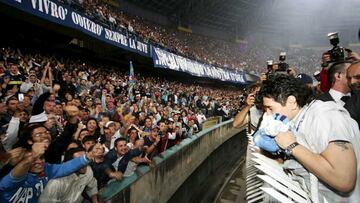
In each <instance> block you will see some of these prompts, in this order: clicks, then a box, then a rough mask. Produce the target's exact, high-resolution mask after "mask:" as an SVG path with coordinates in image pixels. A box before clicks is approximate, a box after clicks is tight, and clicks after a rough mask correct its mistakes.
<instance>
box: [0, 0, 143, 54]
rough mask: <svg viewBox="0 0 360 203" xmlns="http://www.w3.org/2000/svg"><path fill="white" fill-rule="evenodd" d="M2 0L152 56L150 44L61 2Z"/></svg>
mask: <svg viewBox="0 0 360 203" xmlns="http://www.w3.org/2000/svg"><path fill="white" fill-rule="evenodd" d="M0 2H3V3H5V4H7V5H10V6H13V7H15V8H17V9H20V10H22V11H25V12H27V13H29V14H32V15H36V16H38V17H40V18H43V19H46V20H48V21H51V22H54V23H57V24H60V25H63V26H66V27H70V28H73V29H76V30H79V31H81V32H83V33H85V34H88V35H90V36H92V37H95V38H97V39H99V40H102V41H104V42H106V43H110V44H112V45H114V46H117V47H121V48H123V49H126V50H129V51H132V52H136V53H139V54H141V55H145V56H148V57H150V46H149V44H147V43H145V42H142V41H140V40H139V39H138V38H136V37H132V36H130V35H128V34H127V33H126V32H121V31H112V30H110V29H108V28H106V27H104V26H102V25H100V24H98V23H96V22H94V21H92V20H91V19H89V18H87V17H86V16H85V15H83V14H80V13H78V12H77V11H75V10H73V9H72V8H70V7H69V6H66V5H63V4H61V3H59V2H56V1H50V0H0Z"/></svg>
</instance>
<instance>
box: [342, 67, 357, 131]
mask: <svg viewBox="0 0 360 203" xmlns="http://www.w3.org/2000/svg"><path fill="white" fill-rule="evenodd" d="M347 81H348V85H349V87H350V88H351V90H352V92H353V94H352V95H351V98H350V99H349V100H348V101H347V102H346V104H345V106H344V107H345V108H346V110H348V111H349V113H350V115H351V117H352V118H353V119H355V120H356V121H357V123H358V125H359V126H360V61H358V62H355V63H353V64H351V66H350V67H349V68H348V70H347Z"/></svg>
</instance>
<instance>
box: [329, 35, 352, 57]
mask: <svg viewBox="0 0 360 203" xmlns="http://www.w3.org/2000/svg"><path fill="white" fill-rule="evenodd" d="M328 38H329V40H330V44H331V45H333V48H332V49H331V50H329V51H328V53H329V55H330V61H329V62H330V63H334V62H338V61H345V60H346V56H345V52H347V53H348V55H349V54H350V53H351V52H352V50H351V49H347V48H343V47H341V46H339V43H340V40H339V34H338V33H337V32H332V33H329V34H328Z"/></svg>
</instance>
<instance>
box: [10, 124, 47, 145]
mask: <svg viewBox="0 0 360 203" xmlns="http://www.w3.org/2000/svg"><path fill="white" fill-rule="evenodd" d="M37 128H45V129H47V128H46V127H45V126H44V125H42V124H30V125H28V126H27V127H25V129H24V130H22V131H21V132H20V134H19V141H18V143H17V144H16V146H19V147H24V148H25V149H31V145H30V144H29V143H28V140H32V133H33V131H34V130H35V129H37Z"/></svg>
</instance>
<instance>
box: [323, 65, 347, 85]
mask: <svg viewBox="0 0 360 203" xmlns="http://www.w3.org/2000/svg"><path fill="white" fill-rule="evenodd" d="M351 63H352V62H351V61H339V62H335V63H333V64H332V65H331V66H330V67H329V70H328V75H327V77H328V81H329V84H330V87H332V86H333V84H334V82H335V79H334V77H335V74H336V73H343V72H346V69H345V66H346V64H351Z"/></svg>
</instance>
